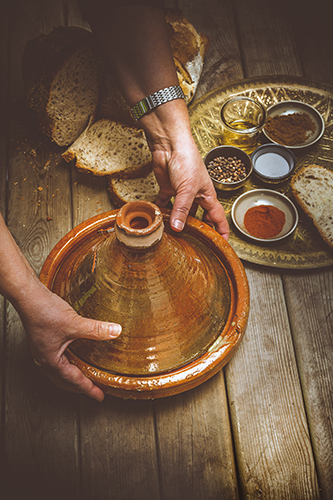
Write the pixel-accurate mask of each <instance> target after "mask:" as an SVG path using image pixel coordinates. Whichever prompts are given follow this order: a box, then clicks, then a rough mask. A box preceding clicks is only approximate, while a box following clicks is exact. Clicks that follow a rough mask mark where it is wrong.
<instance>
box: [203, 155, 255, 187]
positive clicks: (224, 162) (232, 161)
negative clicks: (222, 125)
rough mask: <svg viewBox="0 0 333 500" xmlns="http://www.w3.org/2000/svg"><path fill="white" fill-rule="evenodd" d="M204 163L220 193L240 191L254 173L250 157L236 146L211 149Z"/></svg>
mask: <svg viewBox="0 0 333 500" xmlns="http://www.w3.org/2000/svg"><path fill="white" fill-rule="evenodd" d="M204 162H205V165H206V168H207V170H208V173H209V176H210V178H211V179H212V181H213V184H214V186H215V188H216V189H218V190H220V191H233V190H235V189H239V188H240V187H242V186H243V185H244V184H245V182H246V181H247V180H248V179H249V177H250V176H251V174H252V171H253V165H252V161H251V158H250V156H249V155H248V154H247V153H245V151H243V150H242V149H240V148H237V147H235V146H217V147H216V148H213V149H211V150H210V151H209V152H208V153H207V155H206V157H205V160H204Z"/></svg>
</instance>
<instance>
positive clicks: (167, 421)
mask: <svg viewBox="0 0 333 500" xmlns="http://www.w3.org/2000/svg"><path fill="white" fill-rule="evenodd" d="M178 7H179V8H180V9H181V10H182V12H183V14H184V15H185V16H186V17H187V19H189V20H190V22H191V23H192V24H193V25H194V26H195V28H196V29H197V30H198V31H201V32H203V33H205V34H206V35H208V36H209V37H210V40H211V45H210V49H209V52H208V54H207V56H206V59H205V70H204V73H203V75H202V79H201V81H200V86H199V89H198V93H197V95H200V94H202V93H205V92H207V91H209V90H211V89H213V88H214V86H220V85H222V84H223V83H225V81H227V78H230V79H237V78H239V77H240V76H241V73H240V64H239V56H238V52H237V45H236V37H235V31H234V29H233V21H232V10H231V3H230V2H223V3H221V2H217V1H215V0H212V1H209V2H206V3H205V8H204V9H203V8H202V2H200V1H191V2H190V1H186V0H184V1H179V2H178ZM223 19H227V20H228V22H226V23H225V24H223ZM222 47H225V50H224V52H223V51H222V50H221V48H222ZM154 404H155V408H156V429H157V439H158V452H159V463H160V475H161V490H162V497H163V499H165V500H169V499H170V500H171V499H172V500H178V499H179V500H187V499H191V500H201V499H202V500H203V499H205V500H208V499H212V500H215V499H216V498H226V499H235V498H238V488H237V478H236V469H235V463H234V457H233V447H232V437H231V431H230V423H229V415H228V405H227V398H226V392H225V384H224V376H223V372H220V373H219V374H217V375H216V376H215V377H213V379H211V380H209V381H208V382H206V383H205V384H203V385H202V386H200V387H198V388H196V389H194V390H191V391H189V392H187V393H184V394H180V395H178V396H174V397H172V398H167V399H166V400H156V401H155V403H154Z"/></svg>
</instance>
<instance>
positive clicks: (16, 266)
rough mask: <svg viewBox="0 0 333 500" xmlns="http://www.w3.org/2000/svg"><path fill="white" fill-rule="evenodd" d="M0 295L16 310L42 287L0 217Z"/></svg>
mask: <svg viewBox="0 0 333 500" xmlns="http://www.w3.org/2000/svg"><path fill="white" fill-rule="evenodd" d="M0 262H1V265H0V293H1V294H2V295H3V296H4V297H5V298H7V299H8V300H9V301H10V302H12V303H13V305H14V307H15V308H16V309H18V310H21V309H24V308H26V307H27V304H26V302H27V298H29V297H34V296H35V295H36V292H37V291H38V290H39V289H40V287H41V286H42V285H41V284H40V282H39V281H38V279H37V277H36V275H35V273H34V271H33V269H32V268H31V266H30V265H29V264H28V262H27V260H26V259H25V257H24V255H23V254H22V252H21V251H20V249H19V248H18V246H17V244H16V242H15V240H14V238H13V236H12V235H11V233H10V231H9V230H8V228H7V226H6V224H5V222H4V220H3V218H2V216H1V215H0Z"/></svg>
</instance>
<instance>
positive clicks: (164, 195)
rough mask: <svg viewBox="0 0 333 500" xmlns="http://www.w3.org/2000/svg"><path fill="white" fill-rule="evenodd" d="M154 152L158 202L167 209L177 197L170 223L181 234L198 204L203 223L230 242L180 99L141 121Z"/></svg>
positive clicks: (186, 113)
mask: <svg viewBox="0 0 333 500" xmlns="http://www.w3.org/2000/svg"><path fill="white" fill-rule="evenodd" d="M141 123H142V125H143V128H144V130H145V134H146V137H147V141H148V145H149V147H150V150H151V152H152V158H153V166H154V172H155V175H156V179H157V181H158V183H159V186H160V192H159V195H158V198H157V200H156V204H157V205H159V206H162V207H163V206H166V205H167V203H168V201H169V200H170V198H171V197H173V196H175V201H174V205H173V209H172V212H171V219H170V224H171V227H172V229H174V230H175V231H181V230H182V229H183V227H184V225H185V222H186V218H187V216H188V215H189V214H191V215H195V212H196V209H197V207H198V205H200V206H201V207H202V208H203V209H204V216H203V220H204V221H205V222H206V223H208V224H209V225H211V226H215V228H216V230H217V231H218V232H219V233H220V234H221V235H222V236H223V237H224V238H225V239H226V240H227V239H228V237H229V225H228V222H227V220H226V217H225V213H224V210H223V207H222V205H221V204H220V203H219V201H218V199H217V196H216V192H215V188H214V186H213V183H212V181H211V179H210V177H209V175H208V172H207V169H206V167H205V164H204V162H203V160H202V158H201V155H200V153H199V150H198V148H197V146H196V144H195V142H194V139H193V136H192V133H191V128H190V124H189V117H188V112H187V107H186V105H185V103H184V102H183V101H182V100H180V99H178V100H175V101H171V102H169V103H167V104H165V105H163V106H160V107H159V108H157V109H156V111H155V113H151V114H150V115H147V116H145V117H143V118H142V119H141Z"/></svg>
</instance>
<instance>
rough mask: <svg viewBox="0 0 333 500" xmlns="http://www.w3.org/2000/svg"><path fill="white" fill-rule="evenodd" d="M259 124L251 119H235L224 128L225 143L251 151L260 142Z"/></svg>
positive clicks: (247, 151)
mask: <svg viewBox="0 0 333 500" xmlns="http://www.w3.org/2000/svg"><path fill="white" fill-rule="evenodd" d="M258 136H259V134H258V130H257V124H256V123H255V122H251V121H249V120H235V121H233V122H231V123H229V124H228V128H227V127H226V126H225V127H224V130H223V144H225V145H228V146H236V147H238V148H241V149H242V150H243V151H245V152H246V153H251V152H252V151H253V150H254V149H255V147H256V145H257V143H258Z"/></svg>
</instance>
